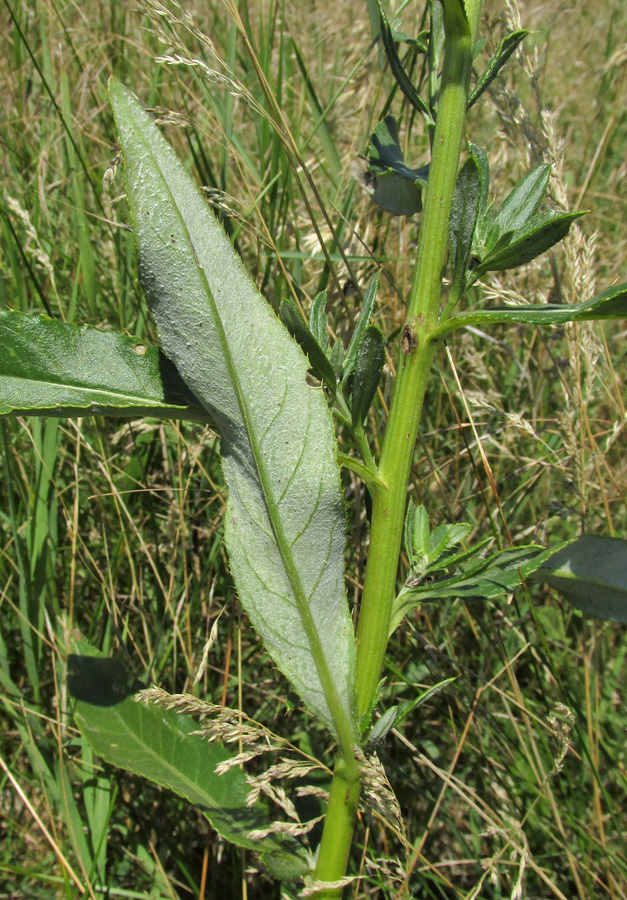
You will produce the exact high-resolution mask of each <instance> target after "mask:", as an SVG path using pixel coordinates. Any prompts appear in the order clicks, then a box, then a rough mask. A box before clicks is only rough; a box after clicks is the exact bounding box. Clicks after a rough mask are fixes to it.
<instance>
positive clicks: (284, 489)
mask: <svg viewBox="0 0 627 900" xmlns="http://www.w3.org/2000/svg"><path fill="white" fill-rule="evenodd" d="M109 91H110V97H111V103H112V106H113V111H114V114H115V119H116V124H117V128H118V135H119V140H120V145H121V148H122V154H123V157H124V170H125V179H126V190H127V196H128V202H129V205H130V208H131V213H132V218H133V223H134V229H135V236H136V239H137V242H138V245H139V255H140V275H141V280H142V285H143V287H144V291H145V293H146V296H147V299H148V303H149V306H150V309H151V312H152V314H153V316H154V319H155V321H156V323H157V327H158V330H159V336H160V338H161V342H162V345H163V348H164V350H165V352H166V353H167V355H168V356H169V357H170V359H171V360H172V361H173V362H174V364H175V365H176V367H177V369H178V371H179V372H180V373H181V376H182V377H183V379H184V380H185V381H186V383H187V384H188V386H189V387H190V389H191V390H192V391H193V392H194V394H195V395H196V396H197V397H198V398H199V399H200V400H201V401H202V403H203V404H204V405H205V406H206V408H207V410H208V411H209V412H210V414H211V415H212V416H213V417H214V418H215V420H216V422H217V425H218V428H219V430H220V433H221V453H222V465H223V470H224V475H225V479H226V482H227V486H228V491H229V500H228V508H227V513H226V542H227V549H228V551H229V556H230V562H231V569H232V572H233V575H234V578H235V583H236V586H237V589H238V592H239V595H240V598H241V601H242V603H243V605H244V607H245V609H246V611H247V612H248V615H249V617H250V619H251V621H252V623H253V625H254V626H255V628H256V629H257V631H258V632H259V634H260V635H261V637H262V638H263V640H264V642H265V644H266V646H267V648H268V650H269V652H270V653H271V655H272V656H273V658H274V659H275V661H276V663H277V665H278V666H279V668H280V669H281V670H282V671H283V672H284V673H285V675H287V677H288V678H289V679H290V680H291V681H292V682H293V684H294V686H295V688H296V690H297V691H298V692H299V694H300V695H301V697H302V698H303V699H304V700H305V702H306V703H307V704H308V705H309V707H310V708H311V709H312V710H314V711H315V712H316V713H317V714H318V715H319V716H320V718H321V719H322V720H323V721H324V722H326V724H327V725H328V726H329V727H330V728H332V729H333V731H334V732H335V734H336V735H337V736H338V738H339V739H340V741H341V743H342V744H343V745H344V746H346V745H350V744H351V743H352V742H353V740H354V735H355V733H356V726H355V715H354V666H355V638H354V634H353V628H352V622H351V619H350V615H349V611H348V602H347V599H346V593H345V589H344V528H345V521H344V509H343V505H342V498H341V493H340V478H339V469H338V466H337V462H336V458H335V451H336V447H335V437H334V433H333V423H332V419H331V413H330V412H329V409H328V407H327V404H326V401H325V398H324V394H323V392H322V391H320V390H319V389H317V388H315V387H311V386H309V385H308V383H307V379H306V374H307V370H308V368H309V362H308V361H307V359H306V358H305V356H304V355H303V353H302V352H301V350H300V348H299V347H298V345H297V344H296V343H295V342H294V341H293V340H292V339H291V338H290V336H289V335H288V333H287V331H286V330H285V328H284V327H283V325H282V324H281V322H280V321H279V320H278V319H277V317H276V316H275V314H274V313H273V312H272V310H271V309H270V307H269V306H268V305H267V304H266V303H265V301H264V299H263V298H262V297H261V295H260V294H259V293H258V291H257V289H256V288H255V286H254V284H253V283H252V281H251V280H250V278H249V277H248V275H247V273H246V271H245V269H244V267H243V265H242V263H241V260H240V259H239V258H238V257H237V255H236V254H235V253H234V251H233V248H232V247H231V245H230V243H229V241H228V240H227V238H226V236H225V234H224V232H223V231H222V229H221V227H220V225H219V224H218V222H217V221H216V219H215V217H214V216H213V214H212V213H211V211H210V210H209V208H208V206H207V205H206V204H205V202H204V201H203V199H202V197H201V195H200V192H199V191H198V190H197V188H196V187H195V185H194V184H193V182H192V180H191V179H190V178H189V176H188V175H187V173H186V172H185V170H184V168H183V166H182V165H181V163H180V162H179V161H178V160H177V159H176V156H175V154H174V152H173V151H172V149H171V148H170V147H169V145H168V144H167V142H166V141H165V139H164V138H163V137H162V135H161V134H160V132H159V131H158V129H157V128H156V126H155V125H154V123H153V121H152V119H151V117H150V116H149V115H148V113H147V112H146V111H145V110H144V109H143V108H142V106H141V104H140V103H139V101H138V100H137V98H136V97H134V95H133V94H131V93H130V91H128V90H127V89H126V88H124V87H123V86H122V85H121V84H120V83H119V82H118V81H117V80H116V79H114V78H112V79H111V81H110V85H109Z"/></svg>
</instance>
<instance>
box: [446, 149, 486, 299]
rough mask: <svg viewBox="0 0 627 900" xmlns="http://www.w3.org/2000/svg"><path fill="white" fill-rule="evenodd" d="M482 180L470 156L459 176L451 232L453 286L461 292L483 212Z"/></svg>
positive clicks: (452, 212) (453, 205) (452, 211)
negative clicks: (481, 200) (480, 215)
mask: <svg viewBox="0 0 627 900" xmlns="http://www.w3.org/2000/svg"><path fill="white" fill-rule="evenodd" d="M480 193H481V176H480V173H479V165H478V163H477V160H476V159H475V157H474V156H469V157H468V159H467V160H466V162H465V163H464V165H463V166H462V167H461V169H460V171H459V175H458V176H457V183H456V185H455V192H454V194H453V204H452V207H451V220H450V229H449V248H450V254H449V255H450V261H451V283H452V290H453V291H456V292H458V291H460V290H461V287H462V285H463V283H464V278H465V275H466V263H467V262H468V256H469V255H470V250H471V247H472V239H473V235H474V233H475V224H476V221H477V213H478V209H479V197H480Z"/></svg>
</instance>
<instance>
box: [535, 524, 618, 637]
mask: <svg viewBox="0 0 627 900" xmlns="http://www.w3.org/2000/svg"><path fill="white" fill-rule="evenodd" d="M533 580H534V581H544V582H546V583H547V584H549V585H551V587H553V588H555V590H557V591H559V592H560V593H561V594H563V595H564V597H566V599H567V600H568V601H569V602H570V603H572V605H573V606H574V607H576V609H579V610H581V611H582V612H584V613H587V614H588V615H591V616H596V618H599V619H611V620H613V621H615V622H627V541H624V540H621V539H620V538H608V537H601V536H600V535H596V534H586V535H584V536H583V537H580V538H578V539H577V540H576V541H573V542H572V543H570V544H568V545H567V546H566V547H564V548H562V549H561V550H559V551H558V552H557V553H555V554H553V556H552V557H551V558H550V559H548V560H546V562H544V564H543V565H542V566H541V568H540V569H538V571H537V572H535V573H534V575H533Z"/></svg>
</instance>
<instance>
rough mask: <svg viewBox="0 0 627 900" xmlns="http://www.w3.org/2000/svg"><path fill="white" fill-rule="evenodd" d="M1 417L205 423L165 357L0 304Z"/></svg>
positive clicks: (109, 334)
mask: <svg viewBox="0 0 627 900" xmlns="http://www.w3.org/2000/svg"><path fill="white" fill-rule="evenodd" d="M0 347H2V353H1V354H0V416H15V415H19V416H26V415H39V416H41V415H47V416H87V415H89V416H92V415H110V416H164V417H167V418H170V419H191V420H193V421H196V422H211V416H210V415H209V413H208V412H207V410H206V409H205V408H204V407H203V406H202V405H201V403H200V401H199V400H197V399H196V397H194V395H193V394H192V392H191V391H190V390H189V388H188V387H187V386H186V384H185V383H184V382H183V380H182V379H181V377H180V375H179V374H178V372H177V371H176V369H175V367H174V366H173V365H172V363H171V362H170V361H169V359H167V358H166V357H165V355H164V354H163V353H162V352H161V351H160V350H159V349H157V347H152V346H150V345H149V344H145V343H143V342H141V341H138V340H137V339H136V338H132V337H128V336H127V335H122V334H116V333H115V332H113V331H99V330H98V329H97V328H90V327H89V326H87V325H84V326H83V327H82V328H77V327H75V326H73V325H66V324H65V323H64V322H60V321H58V320H57V319H51V318H49V317H48V316H30V315H26V314H25V313H21V312H15V311H13V310H0Z"/></svg>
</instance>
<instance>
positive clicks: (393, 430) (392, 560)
mask: <svg viewBox="0 0 627 900" xmlns="http://www.w3.org/2000/svg"><path fill="white" fill-rule="evenodd" d="M462 2H464V0H444V24H445V32H446V44H445V51H444V62H443V68H442V82H441V84H442V87H441V92H440V102H439V107H438V116H437V122H436V129H435V136H434V141H433V155H432V160H431V172H430V175H429V182H428V185H427V188H426V195H425V201H424V207H423V214H422V217H423V218H422V226H421V229H420V239H419V244H418V257H417V263H416V272H415V277H414V283H413V286H412V290H411V294H410V297H409V302H408V310H407V319H406V322H405V326H404V328H403V333H402V339H401V358H400V362H399V366H398V376H397V382H396V388H395V391H394V398H393V401H392V406H391V409H390V416H389V419H388V424H387V427H386V431H385V438H384V442H383V449H382V452H381V460H380V463H379V468H378V477H379V482H380V486H379V489H378V490H377V491H376V493H375V494H374V496H373V505H372V524H371V528H370V549H369V553H368V563H367V566H366V577H365V582H364V592H363V596H362V604H361V613H360V617H359V626H358V631H357V641H358V644H357V705H358V712H359V716H360V718H361V719H362V724H364V725H367V720H368V719H369V714H370V711H371V709H372V707H373V704H374V702H375V700H376V695H377V688H378V683H379V678H380V675H381V669H382V666H383V658H384V655H385V650H386V647H387V643H388V636H389V628H390V617H391V611H392V604H393V602H394V597H395V594H396V575H397V571H398V560H399V555H400V548H401V538H402V533H403V524H404V518H405V505H406V499H407V486H408V483H409V476H410V470H411V461H412V456H413V452H414V446H415V443H416V437H417V434H418V424H419V421H420V415H421V412H422V404H423V400H424V396H425V392H426V389H427V383H428V377H429V372H430V370H431V364H432V362H433V357H434V355H435V351H436V344H435V342H432V341H431V339H430V338H431V333H432V331H433V329H434V328H435V327H436V325H437V321H438V315H439V311H440V306H441V300H442V272H443V269H444V265H445V262H446V254H447V249H448V232H449V218H450V213H451V202H452V198H453V191H454V189H455V182H456V179H457V172H458V168H459V157H460V153H461V146H462V138H463V134H464V122H465V116H466V103H467V97H468V83H469V79H470V71H471V67H472V58H473V54H472V51H473V47H474V42H475V36H476V33H477V25H478V21H479V11H480V7H481V3H480V0H465V9H466V12H467V15H468V21H466V20H465V18H464V17H463V15H462V13H461V9H462V6H461V3H462ZM469 23H470V25H469ZM358 797H359V773H358V772H357V776H356V778H355V780H352V779H351V780H347V777H346V770H345V760H340V761H339V762H338V766H337V767H336V771H335V773H334V776H333V782H332V785H331V795H330V799H329V806H328V810H327V815H326V818H325V822H324V831H323V835H322V841H321V844H320V850H319V854H318V865H317V867H316V872H315V878H316V880H317V881H336V880H338V879H340V878H342V876H343V875H344V873H345V871H346V865H347V861H348V852H349V849H350V844H351V840H352V833H353V828H354V823H355V815H356V811H357V799H358ZM340 896H341V889H340V888H329V889H323V890H322V891H320V892H318V893H317V894H316V897H320V898H324V900H337V898H339V897H340Z"/></svg>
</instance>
